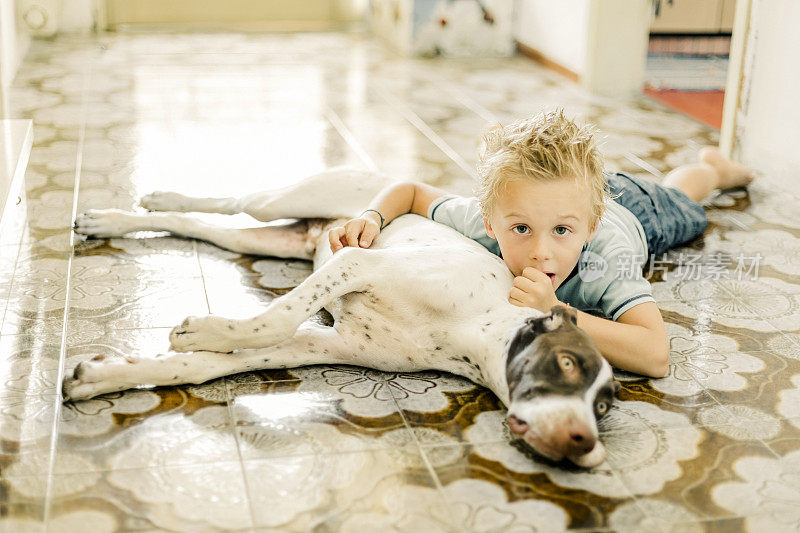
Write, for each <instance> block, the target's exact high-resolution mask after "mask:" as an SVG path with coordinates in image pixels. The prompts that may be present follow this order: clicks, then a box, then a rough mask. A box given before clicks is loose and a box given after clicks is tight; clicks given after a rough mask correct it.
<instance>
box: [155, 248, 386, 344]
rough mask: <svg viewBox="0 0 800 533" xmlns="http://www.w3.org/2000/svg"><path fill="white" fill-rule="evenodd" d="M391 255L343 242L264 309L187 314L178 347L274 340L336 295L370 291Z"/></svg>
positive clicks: (175, 339)
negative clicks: (240, 314)
mask: <svg viewBox="0 0 800 533" xmlns="http://www.w3.org/2000/svg"><path fill="white" fill-rule="evenodd" d="M388 257H389V256H387V251H384V250H365V249H361V248H351V247H348V248H345V249H344V250H341V251H339V252H337V253H336V254H334V255H333V256H332V257H331V258H330V259H329V260H328V261H327V262H326V263H325V264H324V266H323V267H322V268H321V269H320V270H317V271H316V272H314V273H313V274H311V275H310V276H309V277H308V278H306V279H305V280H304V281H303V282H302V283H301V284H300V285H298V286H297V287H296V288H295V289H293V290H292V291H291V292H289V293H287V294H285V295H283V296H281V297H279V298H276V299H274V300H272V302H270V304H269V306H267V309H266V311H265V312H264V313H262V314H260V315H257V316H255V317H253V318H249V319H244V320H237V319H229V318H223V317H219V316H205V317H188V318H187V319H186V320H185V321H184V322H183V323H182V324H181V325H180V326H178V327H176V328H175V329H173V330H172V333H171V334H170V341H171V342H172V346H173V348H174V349H175V350H176V351H196V350H211V351H215V352H230V351H234V350H241V349H243V348H262V347H266V346H272V345H274V344H277V343H278V342H281V341H283V340H286V339H288V338H290V337H291V336H292V335H293V334H294V332H295V331H296V330H297V328H298V327H299V326H300V324H302V323H303V321H305V320H306V319H307V318H308V317H310V316H311V315H313V314H314V313H316V312H317V311H319V310H320V309H321V308H322V307H325V306H326V305H328V304H329V303H330V302H332V301H333V300H335V299H337V298H340V297H341V296H344V295H346V294H349V293H352V292H369V291H370V289H371V288H372V282H373V281H375V280H376V276H380V275H381V271H382V270H383V269H384V268H385V265H384V262H385V261H386V260H387V259H386V258H388ZM389 260H390V259H389Z"/></svg>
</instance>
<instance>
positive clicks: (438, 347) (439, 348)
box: [434, 346, 442, 350]
mask: <svg viewBox="0 0 800 533" xmlns="http://www.w3.org/2000/svg"><path fill="white" fill-rule="evenodd" d="M441 349H442V347H441V346H437V347H436V348H434V350H441Z"/></svg>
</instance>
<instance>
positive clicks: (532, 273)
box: [522, 267, 550, 281]
mask: <svg viewBox="0 0 800 533" xmlns="http://www.w3.org/2000/svg"><path fill="white" fill-rule="evenodd" d="M522 275H523V276H525V277H526V278H528V279H529V280H531V281H540V280H544V278H547V279H550V278H549V277H548V275H547V274H545V273H544V272H542V271H541V270H538V269H535V268H533V267H525V268H524V269H522Z"/></svg>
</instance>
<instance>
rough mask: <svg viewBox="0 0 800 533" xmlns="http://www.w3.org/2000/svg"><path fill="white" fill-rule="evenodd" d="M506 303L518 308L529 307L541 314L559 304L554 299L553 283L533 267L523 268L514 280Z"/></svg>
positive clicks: (556, 299)
mask: <svg viewBox="0 0 800 533" xmlns="http://www.w3.org/2000/svg"><path fill="white" fill-rule="evenodd" d="M508 302H509V303H511V304H514V305H516V306H518V307H531V308H533V309H538V310H539V311H542V312H545V313H546V312H548V311H550V308H551V307H553V306H554V305H556V304H559V303H561V302H559V301H558V298H556V291H555V289H553V282H552V281H550V277H549V276H548V275H547V274H545V273H544V272H540V271H539V270H536V269H535V268H533V267H525V269H523V271H522V275H521V276H517V277H515V278H514V287H513V288H512V289H511V292H510V293H509V297H508Z"/></svg>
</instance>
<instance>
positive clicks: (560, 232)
mask: <svg viewBox="0 0 800 533" xmlns="http://www.w3.org/2000/svg"><path fill="white" fill-rule="evenodd" d="M568 231H569V228H568V227H566V226H556V229H555V232H556V235H566V234H567V232H568Z"/></svg>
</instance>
